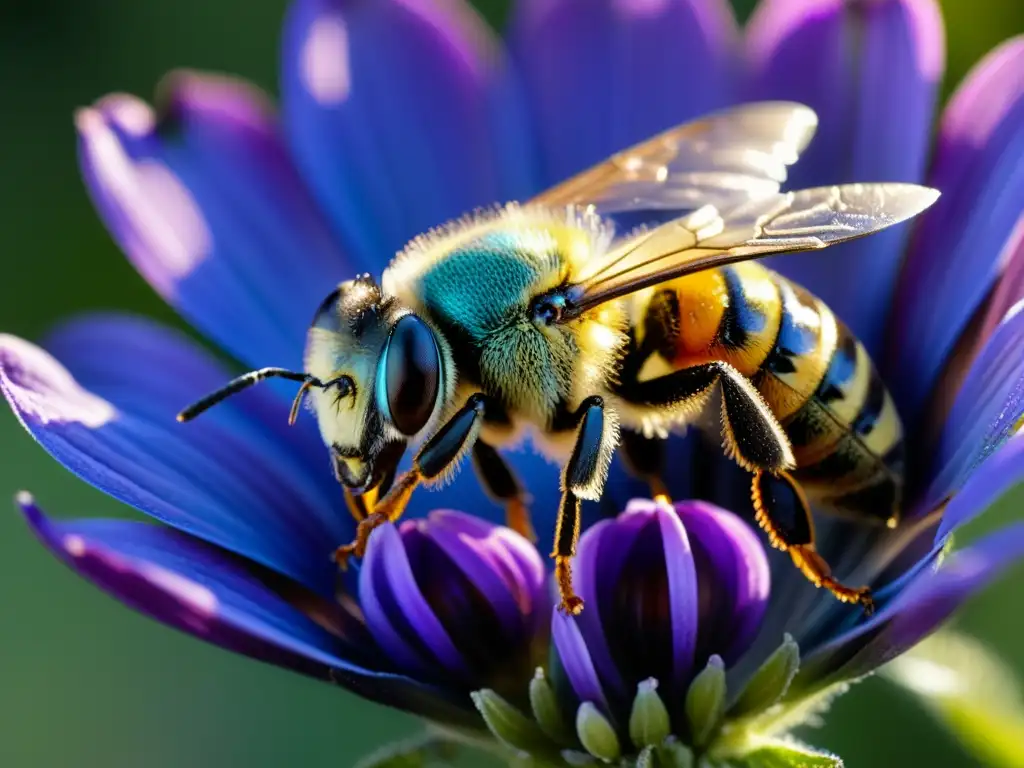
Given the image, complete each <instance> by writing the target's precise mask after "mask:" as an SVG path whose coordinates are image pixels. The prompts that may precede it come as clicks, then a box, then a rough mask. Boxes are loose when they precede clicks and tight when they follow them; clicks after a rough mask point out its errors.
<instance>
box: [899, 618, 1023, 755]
mask: <svg viewBox="0 0 1024 768" xmlns="http://www.w3.org/2000/svg"><path fill="white" fill-rule="evenodd" d="M879 674H880V675H881V676H883V677H885V678H886V679H888V680H891V681H892V682H895V683H897V684H899V685H901V686H902V687H903V688H905V689H906V690H908V691H910V692H912V693H914V694H916V695H917V696H918V698H919V701H920V702H921V704H922V705H923V706H924V707H925V709H927V710H928V711H929V712H930V713H931V714H932V715H933V716H934V717H935V718H936V719H938V720H939V722H941V723H942V724H943V725H944V726H946V728H948V729H949V731H950V732H951V733H952V735H953V736H955V737H956V738H957V739H958V740H959V741H960V743H961V744H962V745H963V747H964V748H965V749H966V750H968V751H969V752H970V753H971V754H972V755H973V756H974V757H975V758H976V759H977V760H979V761H980V763H981V764H982V765H990V766H998V768H1024V696H1022V695H1021V689H1020V686H1019V685H1018V683H1017V681H1016V676H1015V674H1014V672H1013V670H1012V669H1010V668H1009V667H1007V666H1006V664H1005V663H1003V662H1002V661H1001V660H1000V659H998V658H997V657H996V656H995V655H994V654H993V653H992V651H991V650H990V649H988V648H987V647H985V646H984V645H983V644H982V643H980V642H978V641H977V640H975V639H974V638H971V637H967V636H965V635H962V634H959V633H957V632H955V631H953V630H940V631H939V632H936V633H935V634H934V635H932V636H931V637H929V638H927V639H925V640H924V641H922V642H921V643H919V644H918V645H917V646H916V647H915V648H913V649H912V650H910V651H908V652H907V653H905V654H903V655H902V656H900V657H899V658H897V659H895V660H894V661H892V662H890V663H889V664H887V665H886V666H885V667H883V668H882V669H881V670H880V671H879Z"/></svg>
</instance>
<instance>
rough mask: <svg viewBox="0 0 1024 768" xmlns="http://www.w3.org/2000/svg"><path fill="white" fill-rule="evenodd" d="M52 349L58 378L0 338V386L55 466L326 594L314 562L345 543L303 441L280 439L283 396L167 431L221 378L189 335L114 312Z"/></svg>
mask: <svg viewBox="0 0 1024 768" xmlns="http://www.w3.org/2000/svg"><path fill="white" fill-rule="evenodd" d="M54 346H55V348H56V349H59V350H60V353H61V354H62V355H65V357H66V358H67V360H68V365H69V367H70V369H71V370H70V371H69V370H68V368H65V367H64V366H63V365H62V364H61V363H60V362H59V361H57V360H56V359H54V358H53V357H52V356H51V355H50V354H49V353H47V352H46V351H44V350H42V349H40V348H38V347H36V346H34V345H32V344H30V343H29V342H26V341H23V340H21V339H18V338H16V337H13V336H2V337H0V390H2V391H3V394H4V396H5V397H6V398H7V401H8V402H9V403H10V405H11V407H12V409H13V410H14V412H15V413H16V414H17V416H18V418H19V419H20V420H21V422H22V424H23V425H24V426H25V428H26V429H28V431H29V432H30V433H31V434H32V436H33V437H35V439H36V440H37V441H38V442H39V443H40V444H41V445H42V446H43V447H44V448H45V449H46V450H47V451H48V452H49V453H50V454H51V455H52V456H53V457H54V458H56V459H57V460H58V461H60V462H61V463H62V464H64V466H65V467H67V468H68V469H69V470H71V471H72V472H74V473H75V474H76V475H78V476H79V477H81V478H82V479H83V480H85V481H86V482H89V483H91V484H92V485H94V486H96V487H97V488H100V489H101V490H103V491H105V492H107V493H109V494H110V495H112V496H114V497H115V498H117V499H119V500H120V501H123V502H125V503H126V504H129V505H131V506H133V507H135V508H136V509H139V510H141V511H142V512H145V513H146V514H148V515H151V516H153V517H155V518H156V519H158V520H160V521H162V522H165V523H167V524H168V525H171V526H173V527H175V528H178V529H180V530H183V531H185V532H187V533H190V534H192V535H194V536H197V537H199V538H201V539H204V540H206V541H209V542H211V543H214V544H217V545H218V546H221V547H224V548H225V549H228V550H231V551H234V552H237V553H239V554H241V555H244V556H245V557H247V558H249V559H251V560H253V561H255V562H258V563H262V564H264V565H266V566H268V567H270V568H272V569H274V570H276V571H278V572H279V573H282V574H285V575H287V576H290V577H292V578H294V579H295V580H297V581H299V582H301V583H303V584H305V585H306V586H308V587H309V588H310V589H312V590H314V591H316V592H318V593H320V594H325V595H326V594H331V593H332V592H333V588H334V576H335V571H334V568H333V566H332V564H331V563H330V561H329V558H328V557H327V555H328V554H329V552H330V551H331V548H332V547H334V546H337V543H338V542H344V541H347V540H348V539H349V538H351V533H352V525H351V520H346V514H345V512H344V510H343V509H342V507H341V504H340V503H339V502H338V499H337V491H336V489H334V488H332V487H331V482H332V481H331V478H330V476H329V471H327V470H326V469H321V467H322V466H323V464H321V461H316V460H315V457H316V453H315V449H320V446H318V445H317V443H315V442H313V441H312V434H311V433H306V434H305V438H306V439H303V433H295V434H294V435H288V434H286V430H287V426H286V424H287V404H286V403H285V402H284V401H282V400H280V399H278V398H276V397H275V396H273V394H272V393H269V392H267V391H259V390H257V389H253V390H249V391H248V392H246V393H244V394H240V395H238V396H237V397H234V398H232V399H231V400H228V401H226V402H225V403H223V404H222V405H221V406H219V407H218V408H215V409H213V410H211V411H210V412H209V413H207V414H204V415H203V417H201V418H199V419H197V420H196V421H195V422H192V423H189V424H178V423H177V422H176V421H175V418H174V415H175V413H176V412H177V411H178V410H180V409H181V407H182V406H183V405H184V404H187V403H189V402H190V401H192V400H194V399H196V398H197V397H199V396H201V395H202V394H205V393H207V392H209V391H210V390H211V389H213V388H215V387H216V386H219V385H220V384H222V383H223V382H224V381H225V380H226V379H227V376H228V375H227V372H226V371H224V370H223V369H222V368H221V366H220V365H218V364H216V363H214V362H213V361H212V360H211V359H210V358H209V357H208V356H207V355H205V354H204V353H203V352H202V351H200V350H199V349H198V348H197V347H196V346H194V344H193V343H192V342H191V341H189V340H187V339H185V338H184V337H181V336H179V335H178V334H177V333H176V332H173V331H170V330H168V329H166V328H163V327H161V326H159V325H157V324H155V323H150V322H148V321H142V320H136V319H128V318H125V317H116V316H115V317H103V318H93V319H90V320H85V321H79V322H77V323H74V324H72V325H70V326H68V327H67V328H66V329H65V330H64V331H62V332H59V333H58V334H57V335H56V337H55V339H54ZM169 370H170V371H173V372H174V375H173V376H169V375H168V374H167V372H168V371H169ZM73 373H76V374H77V373H80V374H81V376H82V380H81V381H76V379H75V378H74V377H73ZM86 387H92V388H93V389H92V391H90V389H87V388H86ZM142 394H144V395H145V397H143V396H142ZM320 450H322V449H320Z"/></svg>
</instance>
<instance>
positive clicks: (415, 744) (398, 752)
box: [356, 733, 458, 768]
mask: <svg viewBox="0 0 1024 768" xmlns="http://www.w3.org/2000/svg"><path fill="white" fill-rule="evenodd" d="M457 753H458V745H457V744H455V743H453V742H451V741H447V740H445V739H443V738H441V737H439V736H438V735H436V734H433V733H426V734H424V735H422V736H420V737H417V738H414V739H409V740H408V741H402V742H399V743H397V744H389V745H388V746H386V747H384V748H382V749H379V750H377V751H376V752H374V753H372V754H370V755H367V756H366V757H364V758H363V759H362V760H360V761H359V762H358V763H357V764H356V768H428V766H441V765H448V764H449V763H450V762H451V761H452V760H453V759H454V758H455V756H456V755H457Z"/></svg>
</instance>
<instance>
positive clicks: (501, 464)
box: [473, 440, 537, 542]
mask: <svg viewBox="0 0 1024 768" xmlns="http://www.w3.org/2000/svg"><path fill="white" fill-rule="evenodd" d="M473 467H474V469H476V474H477V477H479V478H480V484H481V485H482V486H483V488H484V491H486V492H487V495H488V496H490V497H491V498H492V499H494V500H495V501H496V502H498V503H499V504H503V505H504V506H505V525H507V526H508V527H509V528H511V529H512V530H513V531H515V532H516V533H518V534H519V535H520V536H522V537H523V538H525V539H527V540H528V541H531V542H536V541H537V534H536V532H534V530H533V522H532V520H531V519H530V509H529V507H528V506H527V496H526V494H525V493H524V492H523V488H522V486H520V485H519V481H518V480H516V476H515V475H514V474H513V473H512V470H511V469H510V468H509V466H508V464H507V463H506V462H505V460H504V459H503V458H502V457H501V455H500V454H499V453H498V452H497V451H496V450H494V448H492V447H491V446H489V445H488V444H487V443H485V442H484V441H483V440H477V441H476V443H475V444H474V445H473Z"/></svg>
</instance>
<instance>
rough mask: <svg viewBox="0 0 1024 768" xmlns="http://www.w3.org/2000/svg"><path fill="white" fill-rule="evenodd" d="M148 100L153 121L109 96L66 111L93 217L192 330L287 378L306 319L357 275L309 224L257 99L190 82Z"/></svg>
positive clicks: (210, 80) (237, 85) (169, 85)
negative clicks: (158, 107) (154, 101)
mask: <svg viewBox="0 0 1024 768" xmlns="http://www.w3.org/2000/svg"><path fill="white" fill-rule="evenodd" d="M162 93H163V95H164V103H165V107H166V108H165V109H164V110H163V111H162V113H161V114H157V113H155V112H154V111H153V110H152V109H151V108H150V107H149V106H148V105H147V104H145V103H144V102H142V101H140V100H139V99H136V98H134V97H132V96H127V95H122V94H117V95H112V96H108V97H106V98H104V99H102V100H101V101H99V102H98V103H97V104H96V105H95V106H94V107H90V108H87V109H83V110H81V111H80V112H79V113H78V114H77V116H76V119H75V122H76V126H77V128H78V134H79V156H80V162H81V167H82V173H83V175H84V178H85V182H86V186H87V188H88V191H89V194H90V196H91V197H92V200H93V202H94V204H95V205H96V208H97V209H98V211H99V213H100V215H101V216H102V217H103V219H104V221H105V222H106V224H107V227H108V228H109V229H110V232H111V234H112V235H113V237H114V239H115V240H116V241H117V243H118V244H119V245H120V246H121V248H122V249H123V250H124V251H125V253H126V254H127V255H128V258H129V259H130V260H131V261H132V263H133V264H134V265H135V266H136V268H137V269H138V270H139V271H140V272H141V273H142V275H143V276H144V277H145V278H146V279H147V280H148V281H149V282H150V284H151V285H152V286H153V287H154V288H155V289H156V290H157V292H158V293H160V295H161V296H163V297H164V298H165V299H166V300H167V301H169V302H170V303H171V304H173V305H174V306H175V307H176V308H177V309H178V310H179V311H180V312H181V313H182V314H183V315H184V316H185V317H186V318H187V319H188V320H189V321H190V322H191V323H192V324H194V325H195V326H196V327H197V328H199V329H200V330H201V331H203V332H204V333H206V334H207V335H209V337H210V338H212V339H214V340H215V341H217V342H218V343H219V344H221V345H223V346H224V348H225V349H227V350H228V351H230V352H232V353H233V354H235V355H236V356H238V357H239V358H241V359H242V360H244V361H246V362H247V363H249V364H251V365H253V366H265V365H279V366H287V367H292V368H294V369H301V362H302V348H303V339H304V338H305V333H306V330H307V328H308V325H309V320H310V316H311V313H312V311H313V309H314V308H315V307H316V306H317V305H318V304H319V303H320V301H322V300H323V297H324V296H325V295H326V294H328V293H329V292H330V291H331V289H332V288H333V286H334V284H335V283H336V282H337V281H338V280H339V279H340V278H342V277H343V276H350V275H353V274H355V273H356V271H357V267H358V266H359V265H358V264H357V263H356V262H354V261H351V260H349V259H348V258H346V255H345V253H343V252H342V251H341V249H340V248H339V247H338V245H337V243H336V241H335V239H334V237H333V235H332V233H331V232H330V230H329V229H328V227H327V225H326V223H325V222H324V221H323V220H322V219H321V218H320V217H319V215H318V213H317V208H316V205H315V204H313V201H312V199H311V197H310V195H309V194H308V192H307V191H306V189H305V187H304V186H303V184H302V182H301V180H300V179H299V177H298V174H297V173H296V171H295V169H294V168H293V166H292V164H291V160H290V159H289V157H288V152H287V150H286V149H285V147H284V144H283V142H282V139H281V137H280V135H279V131H278V128H277V123H276V119H275V117H274V115H273V114H272V112H271V109H270V107H269V106H268V104H267V103H266V97H265V96H264V95H263V94H261V93H260V92H259V91H258V90H257V89H256V88H254V87H252V86H249V85H247V84H244V83H241V82H238V81H234V80H229V79H227V78H220V77H214V76H209V75H200V74H193V73H186V74H176V75H174V76H173V77H171V78H170V79H169V80H168V81H167V82H166V83H165V85H164V87H163V89H162Z"/></svg>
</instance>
